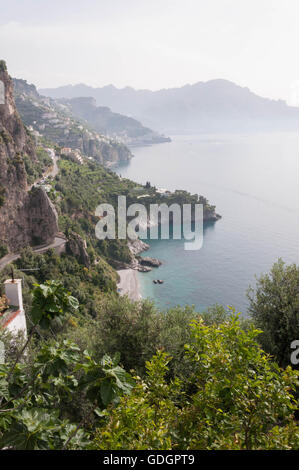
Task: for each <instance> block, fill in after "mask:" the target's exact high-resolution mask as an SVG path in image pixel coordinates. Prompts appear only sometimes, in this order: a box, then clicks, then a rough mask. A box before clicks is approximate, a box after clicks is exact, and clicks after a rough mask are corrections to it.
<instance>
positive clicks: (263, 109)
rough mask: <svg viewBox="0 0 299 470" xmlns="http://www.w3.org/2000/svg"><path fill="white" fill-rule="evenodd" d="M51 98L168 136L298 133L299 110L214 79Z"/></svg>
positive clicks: (85, 89)
mask: <svg viewBox="0 0 299 470" xmlns="http://www.w3.org/2000/svg"><path fill="white" fill-rule="evenodd" d="M40 93H41V94H43V95H46V96H50V97H52V98H66V99H68V100H69V99H73V98H78V97H85V98H86V97H90V98H94V99H95V100H96V103H97V105H98V106H101V107H103V106H108V107H109V108H111V110H112V111H113V112H115V113H122V114H125V115H127V116H132V117H133V118H134V119H137V120H140V121H141V122H142V123H143V125H145V126H148V127H150V128H152V129H155V130H156V131H159V132H164V133H167V134H175V133H200V132H240V131H272V130H299V108H297V107H291V106H288V105H287V104H286V103H285V102H284V101H282V100H271V99H268V98H262V97H260V96H258V95H256V94H255V93H253V92H251V91H250V90H249V89H248V88H243V87H240V86H238V85H236V84H234V83H232V82H230V81H228V80H221V79H219V80H211V81H208V82H198V83H196V84H194V85H185V86H183V87H181V88H171V89H163V90H159V91H149V90H135V89H133V88H130V87H126V88H122V89H118V88H116V87H114V86H113V85H108V86H105V87H102V88H92V87H89V86H87V85H84V84H78V85H67V86H62V87H59V88H48V89H41V90H40Z"/></svg>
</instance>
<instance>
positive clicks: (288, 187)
mask: <svg viewBox="0 0 299 470" xmlns="http://www.w3.org/2000/svg"><path fill="white" fill-rule="evenodd" d="M133 153H134V155H135V158H133V159H132V160H131V162H129V163H128V164H126V165H122V166H121V167H118V168H117V169H116V171H117V173H119V174H121V175H122V176H123V177H127V178H130V179H133V180H135V181H137V182H140V183H145V182H146V181H150V182H151V184H152V185H155V186H157V187H161V188H167V189H170V190H175V189H186V190H188V191H190V192H192V193H199V194H202V195H204V196H205V197H207V198H208V199H209V201H210V202H211V203H213V204H215V205H216V206H217V212H218V213H220V214H221V215H222V219H221V220H220V221H218V222H216V223H215V224H212V225H208V226H206V227H205V229H204V244H203V248H202V249H201V250H199V251H184V245H183V241H177V240H169V241H168V240H158V241H150V242H149V243H150V245H151V248H150V250H149V251H148V252H147V254H148V256H152V257H157V258H159V259H161V260H162V261H163V265H162V266H161V267H160V268H159V269H157V270H156V269H154V270H153V271H152V272H151V273H147V274H139V277H140V284H141V290H142V292H141V293H142V295H143V297H150V298H152V299H154V300H155V302H156V303H157V304H158V306H159V307H161V308H167V307H170V306H175V305H186V304H194V305H195V306H196V308H197V309H199V310H202V309H204V308H206V307H207V306H209V305H212V304H215V303H216V302H217V303H220V304H223V305H225V306H228V305H231V306H234V307H235V308H236V309H237V310H238V311H242V312H243V313H244V314H246V310H247V307H248V302H247V298H246V291H247V289H248V287H249V285H254V283H255V275H258V276H259V275H261V274H262V273H265V272H267V271H269V269H270V268H271V266H272V264H273V263H274V262H275V261H277V259H278V258H279V257H281V258H282V259H283V260H284V261H286V262H287V263H292V262H295V263H299V183H298V179H299V133H298V134H254V135H213V136H211V135H210V136H205V135H199V136H173V137H172V142H171V143H165V144H159V145H154V146H152V147H144V148H137V149H134V150H133ZM157 278H159V279H163V280H164V281H165V282H164V284H163V285H155V284H153V282H152V281H153V279H157Z"/></svg>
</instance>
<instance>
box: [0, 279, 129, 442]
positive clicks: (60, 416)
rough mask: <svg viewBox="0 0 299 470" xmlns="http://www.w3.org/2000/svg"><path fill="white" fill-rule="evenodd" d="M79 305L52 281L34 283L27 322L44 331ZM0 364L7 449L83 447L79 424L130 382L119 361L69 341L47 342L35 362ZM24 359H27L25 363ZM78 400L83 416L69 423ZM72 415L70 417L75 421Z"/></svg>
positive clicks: (0, 438) (0, 436)
mask: <svg viewBox="0 0 299 470" xmlns="http://www.w3.org/2000/svg"><path fill="white" fill-rule="evenodd" d="M77 307H78V302H77V300H76V299H74V298H73V297H71V296H70V295H69V293H68V292H66V290H65V289H64V288H63V287H62V286H61V284H60V283H59V282H57V281H55V282H54V281H48V282H47V283H46V284H45V285H38V286H36V287H35V290H34V292H33V302H32V318H33V319H34V320H35V322H36V325H37V323H39V324H40V325H43V326H44V327H47V326H48V327H49V326H50V324H51V321H52V319H53V317H54V316H58V315H59V316H65V315H66V313H67V312H68V311H69V310H70V309H76V308H77ZM31 337H32V333H31V334H30V336H29V338H28V340H27V342H26V344H25V346H24V347H23V348H22V350H21V354H20V353H19V354H18V356H17V360H14V362H13V366H12V367H11V365H10V364H9V363H7V364H1V365H0V393H1V403H0V447H1V448H3V447H7V446H8V447H9V448H12V449H62V448H70V447H71V448H84V447H85V446H86V445H87V442H88V441H87V437H88V433H87V432H86V431H85V430H84V429H83V425H84V424H85V422H86V421H87V418H89V417H90V415H91V414H94V413H97V415H101V413H102V410H104V409H105V408H106V407H107V406H108V405H111V404H117V403H118V401H119V398H120V396H122V395H123V394H127V393H130V391H131V389H132V387H133V385H134V382H133V380H132V378H131V377H130V375H129V374H127V373H126V372H125V370H123V369H122V368H121V367H120V366H119V365H118V357H117V356H115V357H114V358H113V359H111V358H110V357H109V356H107V355H105V356H104V357H103V358H102V360H101V361H100V362H97V361H95V360H94V359H93V358H92V357H91V356H90V355H89V353H88V352H87V351H84V352H83V353H82V352H81V351H80V349H79V348H78V346H77V345H76V344H74V343H72V342H71V341H69V340H64V341H60V342H58V341H54V342H53V341H48V342H47V343H44V344H42V345H41V347H40V349H39V350H38V351H37V353H36V355H35V356H34V359H33V360H32V361H31V360H30V354H29V355H27V356H26V358H25V361H23V362H22V363H21V362H20V361H19V359H20V358H21V355H22V354H23V352H24V350H25V347H26V346H27V345H28V344H29V341H30V338H31ZM28 358H29V360H28ZM77 395H79V396H83V400H84V401H85V402H86V401H88V403H89V410H88V414H87V416H83V420H81V421H80V422H79V423H72V422H70V419H69V416H70V412H69V410H70V400H76V396H77ZM74 416H76V415H75V414H72V415H71V417H72V418H74Z"/></svg>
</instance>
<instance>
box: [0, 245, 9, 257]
mask: <svg viewBox="0 0 299 470" xmlns="http://www.w3.org/2000/svg"><path fill="white" fill-rule="evenodd" d="M7 253H8V248H7V246H6V245H1V244H0V258H3V256H5V255H7Z"/></svg>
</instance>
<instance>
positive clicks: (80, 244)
mask: <svg viewBox="0 0 299 470" xmlns="http://www.w3.org/2000/svg"><path fill="white" fill-rule="evenodd" d="M86 248H87V246H86V241H85V240H83V238H82V237H81V236H80V235H79V234H78V233H76V232H70V233H69V236H68V242H67V246H66V249H67V252H68V253H70V254H71V255H72V256H75V258H77V259H78V261H79V263H81V264H83V265H84V266H85V267H86V268H89V266H90V260H89V256H88V253H87V249H86Z"/></svg>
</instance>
